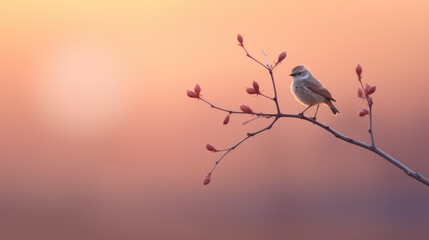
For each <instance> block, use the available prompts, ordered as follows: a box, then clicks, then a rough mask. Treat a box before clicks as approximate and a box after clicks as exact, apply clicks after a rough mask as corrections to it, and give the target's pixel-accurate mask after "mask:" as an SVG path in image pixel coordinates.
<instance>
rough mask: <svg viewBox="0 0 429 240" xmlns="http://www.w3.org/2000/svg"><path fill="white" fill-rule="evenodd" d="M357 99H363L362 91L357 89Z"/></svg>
mask: <svg viewBox="0 0 429 240" xmlns="http://www.w3.org/2000/svg"><path fill="white" fill-rule="evenodd" d="M357 95H358V97H360V98H365V97H364V96H363V91H362V89H361V88H358V94H357Z"/></svg>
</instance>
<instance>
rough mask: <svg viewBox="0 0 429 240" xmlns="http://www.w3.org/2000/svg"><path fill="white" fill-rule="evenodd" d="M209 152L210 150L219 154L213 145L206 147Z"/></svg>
mask: <svg viewBox="0 0 429 240" xmlns="http://www.w3.org/2000/svg"><path fill="white" fill-rule="evenodd" d="M206 148H207V150H209V151H210V152H217V150H216V148H215V147H213V146H212V145H211V144H207V145H206Z"/></svg>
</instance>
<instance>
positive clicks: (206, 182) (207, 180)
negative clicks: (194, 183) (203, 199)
mask: <svg viewBox="0 0 429 240" xmlns="http://www.w3.org/2000/svg"><path fill="white" fill-rule="evenodd" d="M211 176H212V174H211V173H209V174H207V175H206V176H205V177H204V181H203V184H204V185H207V184H209V183H210V180H211Z"/></svg>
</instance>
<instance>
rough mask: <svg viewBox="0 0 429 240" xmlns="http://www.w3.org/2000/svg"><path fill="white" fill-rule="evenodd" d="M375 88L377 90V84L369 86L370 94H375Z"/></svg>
mask: <svg viewBox="0 0 429 240" xmlns="http://www.w3.org/2000/svg"><path fill="white" fill-rule="evenodd" d="M375 90H376V86H371V87H369V88H368V95H371V94H373V93H374V92H375Z"/></svg>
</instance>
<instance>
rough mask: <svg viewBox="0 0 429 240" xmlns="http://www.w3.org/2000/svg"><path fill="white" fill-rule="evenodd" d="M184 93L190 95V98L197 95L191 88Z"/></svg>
mask: <svg viewBox="0 0 429 240" xmlns="http://www.w3.org/2000/svg"><path fill="white" fill-rule="evenodd" d="M186 94H187V95H188V97H190V98H198V96H197V94H196V93H194V92H193V91H191V90H188V91H187V92H186Z"/></svg>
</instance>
